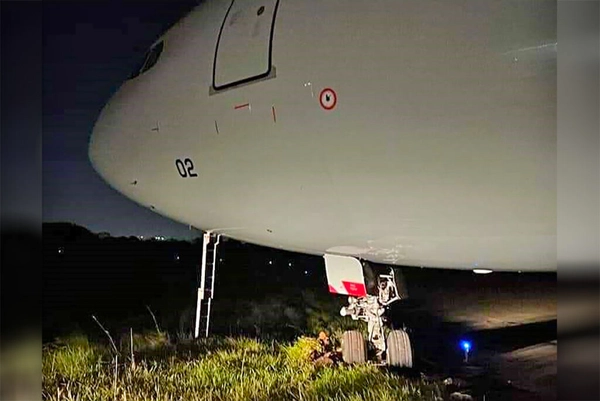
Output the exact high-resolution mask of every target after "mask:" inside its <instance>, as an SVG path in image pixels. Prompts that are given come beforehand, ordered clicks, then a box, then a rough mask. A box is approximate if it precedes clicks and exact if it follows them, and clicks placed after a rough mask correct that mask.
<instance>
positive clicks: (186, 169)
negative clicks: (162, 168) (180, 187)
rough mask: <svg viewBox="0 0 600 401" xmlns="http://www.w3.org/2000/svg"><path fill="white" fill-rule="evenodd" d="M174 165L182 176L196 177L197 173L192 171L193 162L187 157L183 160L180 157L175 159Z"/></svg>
mask: <svg viewBox="0 0 600 401" xmlns="http://www.w3.org/2000/svg"><path fill="white" fill-rule="evenodd" d="M175 167H177V172H178V173H179V175H180V176H182V177H183V178H187V177H198V174H197V173H196V172H195V171H194V162H193V161H192V160H191V159H189V158H186V159H184V160H183V161H181V159H176V160H175Z"/></svg>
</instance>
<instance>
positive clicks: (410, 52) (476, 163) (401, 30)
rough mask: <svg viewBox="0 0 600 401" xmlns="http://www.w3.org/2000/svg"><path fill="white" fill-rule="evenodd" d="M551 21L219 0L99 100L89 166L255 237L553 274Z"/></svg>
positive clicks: (159, 205) (516, 12)
mask: <svg viewBox="0 0 600 401" xmlns="http://www.w3.org/2000/svg"><path fill="white" fill-rule="evenodd" d="M276 6H277V7H276ZM230 7H231V9H230ZM260 7H264V9H263V10H262V11H259V8H260ZM228 11H229V12H228ZM555 16H556V3H555V2H551V1H516V2H511V1H483V0H476V1H462V0H459V1H458V0H453V1H447V0H440V1H423V0H419V1H398V0H381V1H379V0H378V1H355V0H343V1H342V0H331V1H323V2H319V1H300V0H279V1H276V0H275V1H257V0H248V1H241V0H235V2H233V3H232V2H231V1H229V0H223V1H216V0H215V1H207V2H205V3H203V4H201V5H200V6H198V7H197V9H195V10H194V11H193V12H192V13H190V14H189V15H188V16H186V17H185V18H184V19H183V20H182V21H180V22H179V23H178V24H177V25H175V26H174V27H173V28H171V29H170V30H169V31H168V32H166V33H165V34H164V35H163V36H162V37H161V38H160V39H159V40H158V41H157V43H159V42H162V43H163V50H162V53H161V54H160V57H159V58H158V60H157V62H156V64H155V65H154V66H153V67H152V68H150V69H149V70H147V71H145V72H144V73H142V74H140V75H139V76H137V77H135V78H133V79H130V80H128V81H126V82H125V83H124V84H123V85H122V87H121V88H120V89H119V91H118V92H117V93H116V94H115V95H114V96H113V98H112V99H111V100H110V102H109V103H108V104H107V106H106V107H105V108H104V109H103V111H102V113H101V115H100V117H99V119H98V122H97V124H96V126H95V128H94V132H93V135H92V138H91V142H90V158H91V160H92V163H93V165H94V167H95V169H96V170H97V171H98V173H99V174H100V175H101V176H102V177H103V178H104V179H105V180H106V181H107V182H108V183H109V184H110V185H111V186H113V187H114V188H115V189H117V190H118V191H120V192H121V193H123V194H124V195H125V196H127V197H129V198H131V199H133V200H134V201H136V202H138V203H139V204H142V205H144V206H146V207H152V209H153V210H155V211H156V212H158V213H160V214H162V215H165V216H167V217H169V218H171V219H174V220H176V221H179V222H182V223H185V224H190V225H193V226H195V227H197V228H199V229H202V230H205V231H208V230H214V231H216V232H219V233H222V234H224V235H226V236H227V237H231V238H234V239H237V240H242V241H246V242H249V243H254V244H259V245H265V246H269V247H274V248H281V249H286V250H290V251H298V252H304V253H311V254H319V255H322V254H325V253H331V254H343V255H353V256H357V257H361V258H364V259H366V260H370V261H373V262H380V263H387V264H393V265H407V266H426V267H440V268H460V269H471V268H473V267H482V268H489V269H493V270H514V271H516V270H522V271H528V270H529V271H555V270H556V53H555V45H556V22H555ZM273 17H274V18H273ZM224 20H225V23H224ZM273 21H274V25H272V22H273ZM217 44H218V46H217ZM215 52H217V57H215ZM253 77H257V78H256V79H253ZM243 80H246V82H242V83H241V84H235V83H236V81H243ZM228 83H233V85H231V86H229V87H225V88H224V89H215V88H214V86H213V85H214V84H216V86H217V87H219V86H224V85H227V84H228ZM326 88H331V89H332V90H333V91H334V92H335V95H336V97H337V100H335V101H334V100H333V97H332V96H331V94H330V96H329V98H326V94H324V96H323V97H320V93H321V92H322V90H323V89H326ZM321 101H322V103H323V105H322V104H321ZM334 103H335V104H334ZM330 107H332V108H330ZM328 108H330V109H328ZM186 159H189V161H186ZM192 165H193V168H192ZM194 174H195V176H193V175H194Z"/></svg>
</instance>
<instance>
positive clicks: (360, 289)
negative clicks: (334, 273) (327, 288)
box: [342, 281, 367, 297]
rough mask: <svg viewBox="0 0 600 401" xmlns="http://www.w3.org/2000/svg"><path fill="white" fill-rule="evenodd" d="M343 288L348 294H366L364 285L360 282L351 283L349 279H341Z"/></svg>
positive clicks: (357, 295) (355, 295)
mask: <svg viewBox="0 0 600 401" xmlns="http://www.w3.org/2000/svg"><path fill="white" fill-rule="evenodd" d="M342 284H343V285H344V288H345V289H346V292H347V293H348V295H352V296H354V297H364V296H366V295H367V290H366V289H365V285H364V284H361V283H353V282H351V281H342Z"/></svg>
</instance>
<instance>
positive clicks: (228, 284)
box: [42, 223, 352, 341]
mask: <svg viewBox="0 0 600 401" xmlns="http://www.w3.org/2000/svg"><path fill="white" fill-rule="evenodd" d="M43 249H44V255H43V256H44V265H43V288H44V291H43V311H42V313H43V336H44V341H52V340H53V339H54V338H56V337H58V336H63V335H65V334H69V333H72V332H83V333H86V334H87V335H93V333H95V334H96V335H98V336H99V337H103V336H104V333H102V332H101V330H100V329H99V327H98V325H97V323H96V322H95V321H93V319H92V315H94V316H96V317H97V318H98V319H99V320H100V321H101V322H102V323H103V324H104V325H105V327H107V329H108V330H109V331H111V332H113V333H119V332H123V331H127V332H128V331H129V329H130V328H131V329H133V330H134V331H135V332H142V331H146V330H154V329H155V324H154V321H153V318H152V315H151V314H150V312H149V310H148V308H149V309H150V310H151V311H152V313H154V315H155V316H156V319H157V322H158V325H159V326H160V328H161V330H164V331H167V332H169V333H170V334H171V335H173V336H176V335H179V336H189V335H190V333H191V331H192V328H193V323H194V316H195V304H196V289H197V286H198V284H197V282H198V281H197V275H198V271H199V270H198V268H199V265H200V263H201V260H202V240H201V234H200V233H199V235H198V239H197V240H195V241H193V242H186V241H175V240H165V241H159V240H140V239H138V238H136V237H119V238H114V237H111V236H108V235H106V234H101V235H98V234H94V233H92V232H90V231H88V230H87V229H85V228H83V227H80V226H76V225H73V224H67V223H47V224H44V225H43ZM219 257H220V263H219V264H218V267H217V280H216V283H215V300H214V303H213V305H214V309H213V320H212V323H213V324H212V326H211V327H212V332H213V333H215V334H223V335H240V334H250V335H253V336H258V337H265V336H267V337H275V338H279V339H281V338H284V339H288V338H289V339H291V338H293V337H296V336H298V335H300V334H306V333H308V332H311V331H313V332H314V331H316V330H319V329H320V328H321V327H323V328H324V326H325V325H326V324H327V323H329V322H328V321H329V320H330V319H334V318H336V316H339V308H340V307H341V305H342V304H343V303H344V302H345V301H346V300H345V297H335V296H331V295H330V294H329V293H328V291H327V283H326V277H325V269H324V265H323V260H322V258H319V257H314V256H307V255H298V254H293V253H289V252H284V251H276V250H272V249H265V248H261V247H258V246H253V245H249V244H243V243H240V242H237V241H232V240H229V241H225V242H223V241H222V242H221V245H220V247H219ZM337 320H340V319H337ZM348 320H350V319H348ZM348 323H349V324H352V322H348Z"/></svg>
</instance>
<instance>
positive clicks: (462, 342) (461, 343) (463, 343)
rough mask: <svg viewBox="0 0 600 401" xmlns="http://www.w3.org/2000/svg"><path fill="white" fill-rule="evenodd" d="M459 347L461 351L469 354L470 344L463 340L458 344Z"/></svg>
mask: <svg viewBox="0 0 600 401" xmlns="http://www.w3.org/2000/svg"><path fill="white" fill-rule="evenodd" d="M460 347H461V348H462V349H463V350H465V351H466V352H469V350H470V349H471V342H470V341H466V340H463V341H461V342H460Z"/></svg>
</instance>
